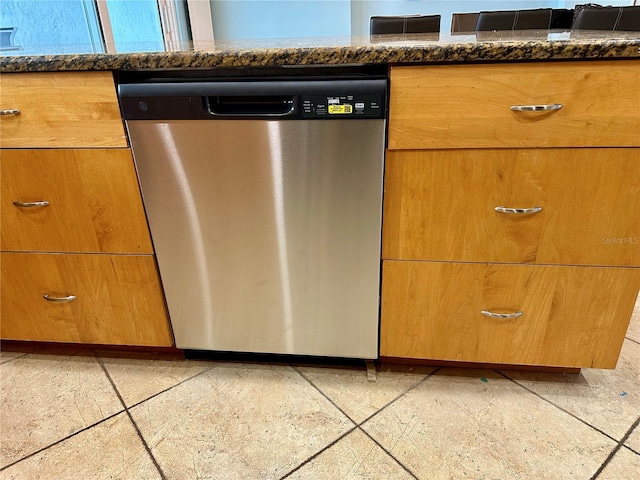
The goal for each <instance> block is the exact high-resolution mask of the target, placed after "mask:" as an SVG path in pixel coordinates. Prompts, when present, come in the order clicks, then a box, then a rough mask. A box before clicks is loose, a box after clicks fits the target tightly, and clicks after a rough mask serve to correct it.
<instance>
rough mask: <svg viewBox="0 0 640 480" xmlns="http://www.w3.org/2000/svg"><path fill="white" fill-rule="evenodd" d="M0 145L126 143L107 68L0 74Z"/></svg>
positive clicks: (40, 145)
mask: <svg viewBox="0 0 640 480" xmlns="http://www.w3.org/2000/svg"><path fill="white" fill-rule="evenodd" d="M0 87H1V90H2V97H0V108H1V109H2V110H17V111H19V113H18V114H15V115H3V116H2V121H0V136H1V137H2V147H3V148H25V147H126V146H127V138H126V136H125V133H124V125H123V123H122V119H121V117H120V108H119V106H118V99H117V97H116V89H115V84H114V81H113V75H112V74H111V72H47V73H3V74H2V75H0Z"/></svg>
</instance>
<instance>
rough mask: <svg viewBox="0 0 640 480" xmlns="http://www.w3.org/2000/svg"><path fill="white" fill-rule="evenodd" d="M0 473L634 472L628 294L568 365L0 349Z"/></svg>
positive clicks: (576, 475) (634, 332) (635, 323)
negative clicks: (614, 330) (624, 325)
mask: <svg viewBox="0 0 640 480" xmlns="http://www.w3.org/2000/svg"><path fill="white" fill-rule="evenodd" d="M0 381H1V398H0V402H1V405H0V406H1V410H0V479H29V480H32V479H123V480H125V479H126V480H135V479H163V478H164V479H180V480H182V479H261V478H267V479H284V478H288V479H314V480H316V479H341V480H342V479H393V480H395V479H411V478H414V479H415V478H419V479H536V480H538V479H569V478H570V479H595V478H597V479H600V480H602V479H607V480H608V479H612V480H619V479H620V480H634V479H640V426H638V424H639V423H640V302H639V303H638V305H637V306H636V310H635V313H634V317H633V319H632V324H631V326H630V328H629V331H628V332H627V338H626V339H625V342H624V346H623V349H622V355H621V358H620V361H619V362H618V367H617V368H616V369H615V370H592V369H584V370H582V372H581V373H580V374H578V375H570V374H549V373H531V372H520V371H506V370H505V371H497V370H482V369H461V368H435V367H408V366H392V365H382V366H380V367H379V369H378V373H377V382H375V383H369V382H367V375H366V370H365V368H364V364H359V363H353V364H343V365H337V364H334V365H330V364H325V365H320V364H313V365H308V364H305V365H303V364H300V363H297V364H296V363H293V364H287V363H279V362H276V361H275V359H273V361H271V362H266V361H262V362H255V361H254V362H248V361H245V362H244V363H241V362H240V361H239V360H237V359H235V360H234V359H220V358H218V359H216V360H215V361H214V360H181V359H176V358H174V359H168V358H167V357H166V356H153V355H134V354H128V355H127V358H122V356H121V355H120V356H116V355H114V354H113V352H105V351H97V350H92V349H85V348H77V349H75V348H74V349H71V348H69V347H43V346H37V347H31V346H28V345H27V346H17V345H15V344H13V345H9V349H7V348H6V345H5V348H3V350H2V352H0Z"/></svg>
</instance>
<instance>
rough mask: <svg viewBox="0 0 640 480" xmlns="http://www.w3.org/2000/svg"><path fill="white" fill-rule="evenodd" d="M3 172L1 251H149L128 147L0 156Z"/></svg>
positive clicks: (17, 151)
mask: <svg viewBox="0 0 640 480" xmlns="http://www.w3.org/2000/svg"><path fill="white" fill-rule="evenodd" d="M0 169H1V172H0V174H1V177H2V178H1V180H0V182H1V184H2V190H1V192H2V198H1V200H0V202H1V205H0V207H1V209H2V210H1V212H0V213H1V225H2V250H18V251H48V252H101V253H149V254H150V253H153V249H152V246H151V240H150V237H149V230H148V227H147V220H146V217H145V214H144V210H143V207H142V200H141V197H140V190H139V187H138V182H137V177H136V172H135V168H134V164H133V159H132V158H131V152H130V151H129V150H128V149H95V150H94V149H84V150H62V149H61V150H3V151H2V162H1V165H0ZM42 201H45V202H48V205H46V206H37V205H36V206H30V205H32V204H33V202H42ZM14 202H15V203H14Z"/></svg>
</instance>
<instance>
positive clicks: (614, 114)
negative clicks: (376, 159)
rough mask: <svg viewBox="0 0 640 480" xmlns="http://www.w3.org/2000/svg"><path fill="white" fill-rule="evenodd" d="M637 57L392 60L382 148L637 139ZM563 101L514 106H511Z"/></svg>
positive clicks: (628, 142) (602, 143)
mask: <svg viewBox="0 0 640 480" xmlns="http://www.w3.org/2000/svg"><path fill="white" fill-rule="evenodd" d="M639 84H640V61H637V60H635V61H624V62H621V61H599V62H562V63H521V64H494V65H430V66H424V67H417V66H410V67H393V68H392V69H391V92H390V97H389V101H390V104H389V148H390V149H406V148H409V149H411V148H494V147H577V146H580V147H586V146H594V147H607V146H640V135H638V132H639V131H640V89H638V85H639ZM536 105H538V106H541V105H545V106H547V107H545V108H557V107H556V106H558V105H562V108H560V109H557V110H548V111H544V110H543V111H526V110H524V111H517V110H513V109H512V107H515V108H520V107H525V108H526V107H528V106H536Z"/></svg>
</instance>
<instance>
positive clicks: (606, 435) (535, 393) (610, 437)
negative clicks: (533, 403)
mask: <svg viewBox="0 0 640 480" xmlns="http://www.w3.org/2000/svg"><path fill="white" fill-rule="evenodd" d="M494 371H495V372H496V373H498V374H499V375H502V376H503V377H504V378H506V379H507V380H511V381H512V382H513V383H515V384H516V385H518V386H519V387H522V388H524V389H525V390H526V391H527V392H529V393H532V394H534V395H535V396H536V397H538V398H539V399H541V400H544V401H545V402H547V403H548V404H549V405H552V406H554V407H555V408H557V409H558V410H560V411H561V412H564V413H566V414H567V415H569V416H570V417H573V418H575V419H576V420H578V421H579V422H581V423H584V424H585V425H586V426H588V427H590V428H592V429H593V430H595V431H596V432H598V433H600V434H601V435H604V436H605V437H607V438H609V439H610V440H613V441H614V442H616V443H617V442H618V439H616V438H614V437H612V436H611V435H609V434H608V433H606V432H604V431H602V430H600V429H599V428H598V427H594V426H593V425H591V424H590V423H589V422H587V421H586V420H583V419H582V418H580V417H578V416H577V415H576V414H574V413H571V412H570V411H568V410H565V409H564V408H562V407H561V406H559V405H556V404H555V403H553V402H552V401H551V400H549V399H548V398H545V397H543V396H542V395H540V394H539V393H537V392H535V391H533V390H531V389H530V388H529V387H527V386H525V385H523V384H521V383H519V382H518V381H517V380H514V379H513V378H511V377H509V376H508V375H506V374H505V373H503V372H501V371H499V370H494Z"/></svg>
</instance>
